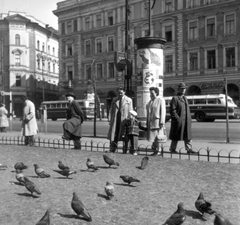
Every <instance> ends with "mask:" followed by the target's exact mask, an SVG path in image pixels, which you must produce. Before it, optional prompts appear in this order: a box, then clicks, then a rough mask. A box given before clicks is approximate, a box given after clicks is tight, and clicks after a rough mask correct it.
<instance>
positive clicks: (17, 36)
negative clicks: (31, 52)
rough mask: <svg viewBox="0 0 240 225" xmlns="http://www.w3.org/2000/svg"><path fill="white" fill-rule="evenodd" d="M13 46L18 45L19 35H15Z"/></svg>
mask: <svg viewBox="0 0 240 225" xmlns="http://www.w3.org/2000/svg"><path fill="white" fill-rule="evenodd" d="M15 45H20V35H19V34H16V35H15Z"/></svg>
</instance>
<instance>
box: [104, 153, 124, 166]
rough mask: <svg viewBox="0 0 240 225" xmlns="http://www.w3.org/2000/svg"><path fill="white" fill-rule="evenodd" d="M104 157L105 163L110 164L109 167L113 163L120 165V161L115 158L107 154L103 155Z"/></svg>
mask: <svg viewBox="0 0 240 225" xmlns="http://www.w3.org/2000/svg"><path fill="white" fill-rule="evenodd" d="M103 159H104V161H105V163H107V164H108V165H109V167H111V166H113V165H116V166H120V165H119V163H118V162H115V161H114V160H113V159H111V158H110V157H109V156H107V155H103Z"/></svg>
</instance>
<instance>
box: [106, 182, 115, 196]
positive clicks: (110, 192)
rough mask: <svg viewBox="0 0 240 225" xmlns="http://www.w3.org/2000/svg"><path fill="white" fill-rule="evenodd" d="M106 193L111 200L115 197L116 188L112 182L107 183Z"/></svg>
mask: <svg viewBox="0 0 240 225" xmlns="http://www.w3.org/2000/svg"><path fill="white" fill-rule="evenodd" d="M104 189H105V193H106V195H107V196H108V198H109V199H112V198H113V197H114V187H113V185H112V184H111V183H110V182H108V181H107V182H106V186H105V188H104Z"/></svg>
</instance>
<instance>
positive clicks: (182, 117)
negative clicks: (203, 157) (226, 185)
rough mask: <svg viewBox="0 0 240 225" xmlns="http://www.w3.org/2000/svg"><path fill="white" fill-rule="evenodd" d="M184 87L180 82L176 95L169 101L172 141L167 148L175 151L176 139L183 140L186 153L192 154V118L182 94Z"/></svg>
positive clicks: (170, 137)
mask: <svg viewBox="0 0 240 225" xmlns="http://www.w3.org/2000/svg"><path fill="white" fill-rule="evenodd" d="M186 87H187V86H186V85H185V83H180V84H179V85H178V93H177V96H174V97H173V98H172V101H171V103H170V114H171V128H170V134H169V139H170V140H172V142H171V145H170V149H169V150H170V151H171V152H173V153H176V147H177V143H178V141H180V140H183V141H184V144H185V149H186V151H187V152H188V154H193V153H196V152H195V151H193V150H192V145H191V139H192V120H191V113H190V109H189V105H188V101H187V98H186V97H185V96H184V94H185V92H186Z"/></svg>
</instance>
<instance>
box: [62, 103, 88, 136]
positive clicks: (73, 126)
mask: <svg viewBox="0 0 240 225" xmlns="http://www.w3.org/2000/svg"><path fill="white" fill-rule="evenodd" d="M83 121H84V114H83V111H82V109H81V107H80V106H79V104H78V103H77V102H76V101H75V100H73V101H72V102H71V103H70V105H69V107H68V109H67V120H66V121H65V122H64V124H63V129H64V130H65V131H67V133H69V134H71V135H70V137H67V139H69V140H71V139H73V138H74V136H75V137H82V123H83ZM72 136H73V137H72Z"/></svg>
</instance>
